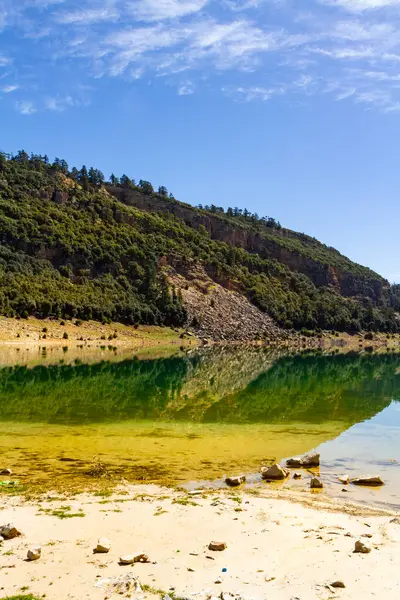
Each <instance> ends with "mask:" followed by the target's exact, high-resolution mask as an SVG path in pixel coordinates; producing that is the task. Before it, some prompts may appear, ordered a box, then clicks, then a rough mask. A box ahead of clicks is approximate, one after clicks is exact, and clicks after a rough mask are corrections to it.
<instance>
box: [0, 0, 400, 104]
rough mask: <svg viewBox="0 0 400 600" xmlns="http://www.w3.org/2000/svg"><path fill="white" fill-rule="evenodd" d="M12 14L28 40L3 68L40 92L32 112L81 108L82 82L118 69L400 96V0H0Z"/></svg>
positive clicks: (246, 96)
mask: <svg viewBox="0 0 400 600" xmlns="http://www.w3.org/2000/svg"><path fill="white" fill-rule="evenodd" d="M307 9H309V10H308V12H307ZM0 15H3V22H4V23H3V25H4V27H5V28H7V27H8V28H9V30H10V31H12V33H13V35H18V36H19V39H21V40H22V42H21V44H20V45H19V47H16V46H14V47H13V46H12V45H10V46H7V48H12V51H13V52H14V55H13V56H12V57H9V56H3V55H1V54H0V67H6V69H2V71H1V72H2V73H6V74H7V75H6V77H7V78H6V77H4V81H12V82H15V81H16V82H17V83H18V84H19V85H20V86H21V87H23V89H24V90H25V91H26V92H27V93H29V94H30V97H31V98H32V99H33V102H31V103H27V102H25V103H20V104H19V105H18V106H19V110H20V112H23V114H29V113H32V112H33V111H35V110H36V106H38V107H43V106H44V107H45V108H46V109H48V110H52V111H56V112H61V111H63V110H66V109H68V108H70V107H72V106H80V105H82V104H84V103H85V102H83V101H78V100H77V98H78V99H79V98H80V94H79V91H78V87H79V85H81V84H86V85H87V84H90V79H94V78H98V77H104V78H105V77H110V76H111V77H123V78H124V79H125V81H126V82H127V83H128V84H129V83H131V84H132V85H133V81H134V80H138V79H141V80H142V81H143V82H145V81H146V82H148V83H150V82H151V80H152V79H154V78H156V77H158V78H162V77H163V78H164V80H165V82H166V85H172V86H173V87H174V89H176V90H177V93H178V94H180V95H185V94H192V93H201V91H202V89H205V88H206V89H212V86H215V88H217V89H223V90H224V92H225V93H226V94H227V95H229V96H232V97H234V98H235V99H239V98H240V99H241V100H246V101H249V100H252V101H262V100H270V99H271V98H277V97H278V98H280V101H282V99H281V97H282V96H283V95H285V97H287V98H290V96H294V97H295V98H296V101H297V100H298V99H299V96H301V95H302V96H304V97H307V98H308V99H309V98H310V97H311V96H320V97H323V100H324V101H325V102H326V101H327V98H329V97H330V98H331V99H332V101H348V102H353V103H356V104H357V105H359V106H364V107H368V108H370V107H375V108H378V109H379V110H381V111H385V112H388V111H393V110H398V108H397V107H398V103H399V102H400V86H399V82H400V68H399V63H400V0H307V2H305V1H303V2H300V1H299V0H222V1H215V0H18V2H16V0H0ZM0 21H1V17H0ZM0 28H1V26H0ZM5 31H7V29H5ZM1 35H2V34H1V31H0V45H1V42H2V40H1ZM3 47H5V46H3ZM10 51H11V50H10ZM38 64H40V73H39V70H38V69H37V65H38ZM1 76H2V75H0V77H1ZM65 77H67V80H65V79H64V78H65ZM204 82H207V83H204ZM6 88H10V89H9V91H10V92H11V91H14V90H13V86H5V87H4V88H3V92H4V90H5V89H6ZM31 93H32V95H31ZM43 98H44V100H43ZM85 100H86V101H87V99H85ZM24 111H25V112H24Z"/></svg>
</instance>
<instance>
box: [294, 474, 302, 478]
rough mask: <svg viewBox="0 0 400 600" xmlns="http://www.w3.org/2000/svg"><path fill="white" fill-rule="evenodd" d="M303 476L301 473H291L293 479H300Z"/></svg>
mask: <svg viewBox="0 0 400 600" xmlns="http://www.w3.org/2000/svg"><path fill="white" fill-rule="evenodd" d="M302 477H303V475H302V474H301V473H294V474H293V479H301V478H302Z"/></svg>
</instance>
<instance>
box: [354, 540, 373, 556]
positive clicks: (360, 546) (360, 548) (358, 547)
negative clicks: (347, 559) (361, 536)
mask: <svg viewBox="0 0 400 600" xmlns="http://www.w3.org/2000/svg"><path fill="white" fill-rule="evenodd" d="M354 552H356V553H358V552H359V553H361V554H369V553H370V552H371V548H370V547H369V546H367V545H366V544H364V543H363V542H361V541H360V540H357V542H356V543H355V546H354Z"/></svg>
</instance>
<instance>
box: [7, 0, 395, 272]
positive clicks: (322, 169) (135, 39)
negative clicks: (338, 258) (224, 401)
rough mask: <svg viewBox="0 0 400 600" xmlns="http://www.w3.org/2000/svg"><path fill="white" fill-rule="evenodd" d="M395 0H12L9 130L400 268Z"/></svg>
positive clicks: (46, 148)
mask: <svg viewBox="0 0 400 600" xmlns="http://www.w3.org/2000/svg"><path fill="white" fill-rule="evenodd" d="M399 25H400V0H218V1H217V0H79V1H76V0H0V132H1V138H0V146H1V147H2V148H3V149H4V150H5V151H17V150H18V149H20V148H24V149H26V150H27V151H34V152H40V153H47V154H48V155H49V156H50V157H54V156H59V157H62V158H65V159H66V160H67V161H68V162H69V163H70V165H71V166H72V165H77V166H80V165H82V164H83V163H84V164H86V165H88V166H89V165H93V166H95V167H98V168H100V169H102V170H103V171H104V173H105V174H106V175H109V174H110V173H111V172H112V171H114V172H115V173H116V174H121V173H123V172H126V173H127V174H128V175H130V176H131V177H133V178H135V179H140V178H143V179H149V180H150V181H152V183H153V184H154V185H155V186H158V185H161V184H163V185H166V186H167V188H168V189H169V190H170V191H172V192H173V193H174V195H175V196H176V197H177V198H179V199H182V200H185V201H188V202H192V203H195V204H197V203H203V204H207V203H208V204H211V203H214V204H217V205H219V206H224V207H227V206H229V205H230V206H241V207H245V206H246V207H247V208H248V209H249V210H252V211H254V212H258V213H259V214H260V215H268V216H273V217H275V218H277V219H279V220H280V221H281V223H282V224H283V225H284V226H287V227H290V228H292V229H296V230H298V231H304V232H306V233H309V234H311V235H314V236H316V237H317V238H318V239H320V240H321V241H324V242H325V243H327V244H329V245H332V246H335V247H337V248H338V249H339V250H341V251H342V252H343V253H344V254H347V255H348V256H350V257H351V258H353V259H354V260H357V261H358V262H360V263H362V264H367V265H368V266H370V267H372V268H374V269H375V270H377V271H378V272H380V273H382V274H383V275H385V276H386V277H387V278H388V279H389V280H390V281H400V264H399V261H398V256H399V254H400V252H399V251H400V236H399V235H398V223H399V219H400V208H399V206H400V204H399V202H398V192H399V184H400V168H399V163H400V157H399V152H398V146H399V140H400V27H399Z"/></svg>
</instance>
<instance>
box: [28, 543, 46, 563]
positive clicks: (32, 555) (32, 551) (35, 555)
mask: <svg viewBox="0 0 400 600" xmlns="http://www.w3.org/2000/svg"><path fill="white" fill-rule="evenodd" d="M41 556H42V549H41V547H40V546H32V548H29V550H28V554H27V558H28V560H38V559H39V558H40V557H41Z"/></svg>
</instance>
